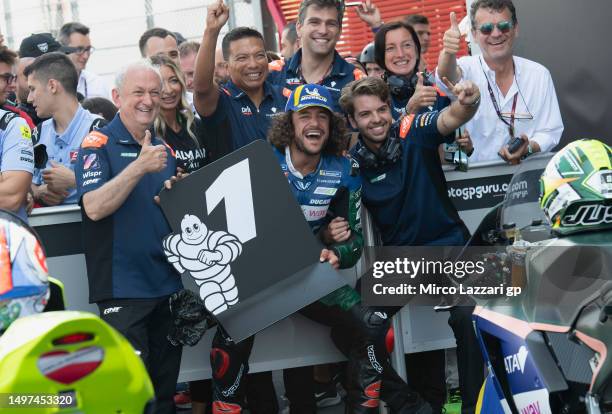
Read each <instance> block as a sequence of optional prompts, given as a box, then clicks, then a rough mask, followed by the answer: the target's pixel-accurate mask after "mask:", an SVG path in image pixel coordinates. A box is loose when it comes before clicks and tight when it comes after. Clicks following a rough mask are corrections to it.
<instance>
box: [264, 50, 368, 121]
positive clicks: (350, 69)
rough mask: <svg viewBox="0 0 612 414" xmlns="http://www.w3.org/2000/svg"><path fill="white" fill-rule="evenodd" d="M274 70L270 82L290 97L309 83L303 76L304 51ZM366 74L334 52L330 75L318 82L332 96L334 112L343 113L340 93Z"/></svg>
mask: <svg viewBox="0 0 612 414" xmlns="http://www.w3.org/2000/svg"><path fill="white" fill-rule="evenodd" d="M270 68H271V69H272V70H271V71H270V75H269V76H268V80H269V81H270V82H272V83H273V84H274V85H276V86H277V87H279V88H282V89H284V91H285V95H286V96H289V94H290V93H291V91H293V90H294V89H295V88H297V87H298V86H300V85H305V84H307V83H308V82H306V80H305V79H304V77H303V76H302V49H300V50H298V51H297V53H296V54H295V55H293V57H292V58H291V60H290V61H289V63H286V64H285V65H282V66H281V65H270ZM364 76H365V75H364V73H363V72H362V71H361V70H359V69H357V68H356V67H355V66H353V65H351V64H350V63H348V62H347V61H346V60H344V59H343V58H342V56H340V55H339V54H338V52H334V60H333V63H332V68H331V71H330V72H329V74H328V75H327V76H326V77H325V78H323V79H322V80H321V81H320V82H316V83H318V84H320V85H322V86H325V87H326V88H327V89H328V90H329V92H330V94H331V96H332V101H333V102H332V108H333V110H334V112H342V109H341V108H340V105H339V104H338V100H339V99H340V93H341V91H342V88H344V87H345V86H346V85H347V84H349V83H350V82H352V81H354V80H356V79H361V78H362V77H364Z"/></svg>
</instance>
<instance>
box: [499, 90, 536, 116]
mask: <svg viewBox="0 0 612 414" xmlns="http://www.w3.org/2000/svg"><path fill="white" fill-rule="evenodd" d="M521 96H522V94H521ZM525 107H526V109H527V112H529V108H527V103H525ZM501 116H502V118H504V119H509V120H510V119H515V120H517V121H531V120H532V119H533V115H532V114H531V112H529V113H527V114H524V113H523V114H521V113H516V114H513V113H511V112H502V113H501Z"/></svg>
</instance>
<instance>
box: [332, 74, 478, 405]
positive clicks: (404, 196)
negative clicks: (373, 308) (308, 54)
mask: <svg viewBox="0 0 612 414" xmlns="http://www.w3.org/2000/svg"><path fill="white" fill-rule="evenodd" d="M453 91H454V92H455V93H457V95H458V96H461V100H458V101H455V102H453V103H452V104H451V105H450V106H449V107H448V108H446V109H444V110H442V111H440V112H438V111H433V112H426V113H420V114H418V115H416V116H414V115H410V116H404V117H403V118H402V119H401V120H400V121H399V122H398V121H396V122H393V118H392V115H391V109H390V108H389V103H390V100H389V89H388V87H387V85H386V84H385V82H384V81H383V80H381V79H377V78H366V79H362V80H360V81H356V82H353V83H351V84H349V85H348V86H347V87H346V88H344V89H343V90H342V98H341V100H340V102H341V104H342V108H343V109H344V111H345V113H346V114H347V115H348V119H349V121H350V123H351V125H352V126H353V128H356V129H358V130H359V142H358V143H357V145H356V146H355V147H353V149H352V150H351V154H352V156H353V157H355V159H356V160H357V162H359V166H360V170H361V175H362V181H363V188H362V201H363V204H364V206H365V207H366V208H367V209H368V211H369V212H370V214H371V215H372V219H373V221H374V223H375V224H376V226H377V228H378V229H379V231H380V234H381V238H382V242H383V245H384V246H463V245H464V244H465V242H466V241H467V240H468V238H469V232H468V229H467V227H466V226H465V224H464V223H463V221H462V220H461V218H459V214H458V213H457V210H456V209H455V207H454V206H453V204H452V203H451V201H450V199H449V197H448V194H447V192H446V181H445V179H444V173H443V171H442V167H441V165H440V159H439V157H438V151H437V150H438V146H439V145H440V144H441V143H443V142H449V141H452V139H453V138H454V135H451V134H452V132H453V131H454V130H455V129H456V128H458V127H459V126H461V125H462V124H464V123H465V122H467V121H468V120H469V119H470V118H471V117H472V116H474V114H475V113H476V111H477V109H478V103H479V102H480V94H479V91H478V88H477V87H476V86H475V85H474V84H473V83H472V82H471V81H465V82H462V83H460V84H457V85H456V86H455V87H454V88H453ZM459 92H461V94H459ZM468 305H469V304H468ZM400 309H401V307H387V308H386V311H387V313H389V314H394V313H396V312H397V311H399V310H400ZM472 310H473V306H471V305H469V306H467V305H466V306H456V307H453V309H452V310H451V316H450V319H449V324H450V325H451V327H452V329H453V332H454V333H455V338H456V339H457V352H458V358H457V360H458V361H460V365H459V378H460V380H459V383H460V387H461V396H462V398H463V411H462V412H464V413H473V412H474V408H475V405H476V399H477V396H478V392H479V390H480V386H481V385H482V380H483V372H484V363H483V360H482V356H481V355H480V350H479V349H478V340H477V339H476V335H475V334H474V330H473V326H472V322H471V314H472ZM443 366H444V365H443V364H442V367H441V368H442V369H441V372H440V374H441V375H442V376H443V375H444V369H443ZM423 369H425V370H427V371H429V370H430V369H432V367H431V366H425V367H424V368H423ZM418 375H419V376H418V377H417V378H410V382H411V384H412V382H413V380H416V381H417V382H420V381H419V380H420V379H421V378H420V377H424V376H425V375H424V374H423V373H422V372H419V374H418ZM388 382H389V379H388V378H386V377H385V378H383V382H382V389H381V398H382V399H383V400H384V401H387V398H388V394H387V390H389V389H395V387H394V386H392V387H390V386H389V385H388ZM443 392H444V391H443ZM387 402H389V401H387ZM430 402H431V403H432V405H435V407H434V408H435V409H436V411H435V412H436V413H440V412H441V410H442V405H443V404H444V396H442V398H439V399H437V400H434V399H431V400H430Z"/></svg>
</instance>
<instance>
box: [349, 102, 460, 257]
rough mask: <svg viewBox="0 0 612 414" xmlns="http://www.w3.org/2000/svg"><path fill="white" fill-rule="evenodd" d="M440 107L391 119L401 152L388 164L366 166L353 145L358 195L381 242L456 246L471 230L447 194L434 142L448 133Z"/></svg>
mask: <svg viewBox="0 0 612 414" xmlns="http://www.w3.org/2000/svg"><path fill="white" fill-rule="evenodd" d="M439 114H440V113H439V112H437V111H433V112H426V113H421V114H418V115H416V116H415V115H410V116H407V117H404V118H402V119H401V121H400V122H396V123H394V124H393V126H392V128H391V131H390V136H400V135H402V134H400V132H404V133H406V134H407V135H406V137H405V138H403V139H400V144H401V151H402V153H401V157H400V159H399V160H398V161H397V162H396V163H394V164H391V165H386V166H384V167H378V168H371V167H370V168H368V166H366V165H365V163H364V162H361V161H360V157H359V156H358V155H357V151H358V150H359V148H360V146H362V145H364V144H363V143H362V142H361V140H360V142H358V144H357V145H356V146H355V147H353V149H352V150H351V151H352V154H353V156H354V157H355V158H356V159H357V161H360V166H361V174H362V181H363V184H362V185H363V186H362V193H361V199H362V201H363V203H364V205H365V206H366V208H367V209H368V211H369V212H370V214H371V215H372V218H373V220H374V222H375V223H376V225H377V226H378V229H379V230H380V232H381V235H382V240H383V244H384V245H385V246H426V245H439V246H458V245H463V244H464V243H465V241H466V240H467V238H468V237H469V233H468V231H467V228H466V227H465V224H464V223H463V221H462V220H461V219H460V218H459V214H458V213H457V210H456V209H455V207H454V206H453V204H452V202H451V201H450V199H449V197H448V190H447V186H446V179H445V177H444V172H443V171H442V166H441V163H440V158H439V155H438V146H439V145H440V144H441V143H443V142H450V141H452V139H453V137H452V135H451V136H449V137H442V136H441V135H440V133H439V132H438V128H437V125H436V123H437V120H438V116H439Z"/></svg>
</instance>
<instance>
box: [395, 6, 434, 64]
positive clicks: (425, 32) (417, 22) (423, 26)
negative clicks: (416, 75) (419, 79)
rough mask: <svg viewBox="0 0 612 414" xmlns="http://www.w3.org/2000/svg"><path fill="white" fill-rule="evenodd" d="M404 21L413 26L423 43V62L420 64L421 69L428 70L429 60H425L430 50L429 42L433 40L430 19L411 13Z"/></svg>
mask: <svg viewBox="0 0 612 414" xmlns="http://www.w3.org/2000/svg"><path fill="white" fill-rule="evenodd" d="M402 20H403V21H404V23H406V24H407V25H408V26H411V27H412V28H413V29H414V31H415V32H416V34H417V36H418V37H419V42H420V43H421V62H420V66H419V70H420V71H424V70H427V62H426V61H425V53H427V51H428V50H429V44H430V41H431V30H430V28H429V20H428V19H427V17H425V16H423V15H421V14H409V15H408V16H405V17H404V18H403V19H402Z"/></svg>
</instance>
